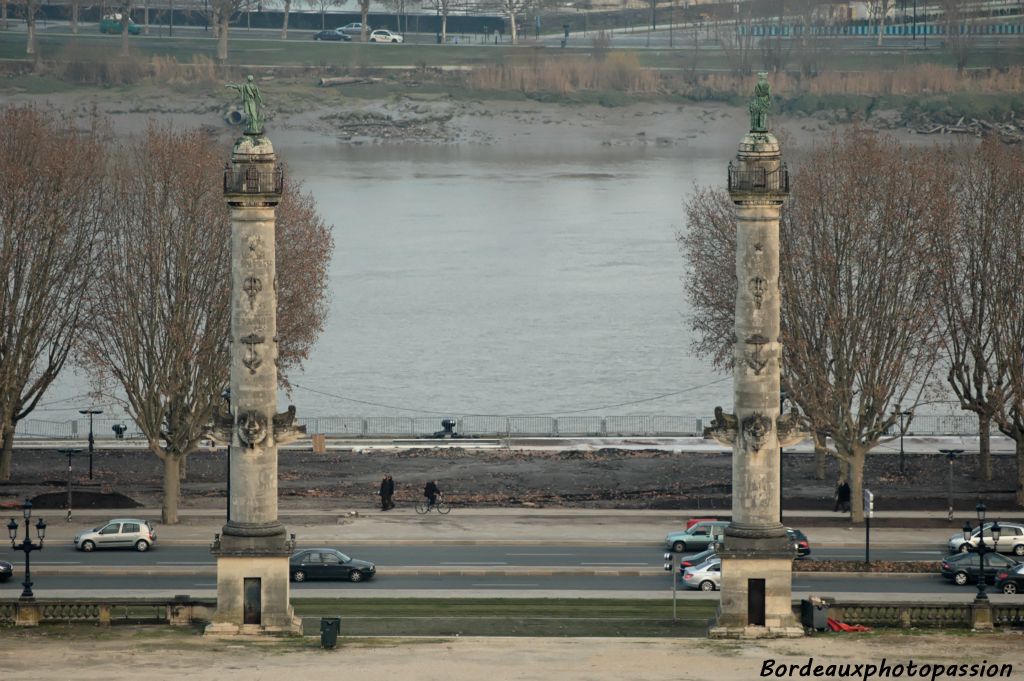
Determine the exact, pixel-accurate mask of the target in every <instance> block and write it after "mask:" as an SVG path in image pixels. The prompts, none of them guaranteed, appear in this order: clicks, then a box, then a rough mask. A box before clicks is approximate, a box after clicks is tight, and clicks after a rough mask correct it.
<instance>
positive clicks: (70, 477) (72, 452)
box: [57, 449, 82, 523]
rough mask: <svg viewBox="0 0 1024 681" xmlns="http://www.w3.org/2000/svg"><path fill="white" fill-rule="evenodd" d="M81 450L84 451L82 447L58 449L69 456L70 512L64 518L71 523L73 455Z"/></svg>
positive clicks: (68, 503) (68, 501)
mask: <svg viewBox="0 0 1024 681" xmlns="http://www.w3.org/2000/svg"><path fill="white" fill-rule="evenodd" d="M81 451H82V450H81V449H58V450H57V452H58V453H60V454H65V455H67V457H68V500H67V506H68V514H67V516H66V517H65V518H64V520H65V521H66V522H69V523H70V522H71V489H72V483H73V480H72V476H71V473H72V471H71V457H72V456H74V455H75V454H78V453H79V452H81Z"/></svg>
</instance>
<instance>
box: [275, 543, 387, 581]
mask: <svg viewBox="0 0 1024 681" xmlns="http://www.w3.org/2000/svg"><path fill="white" fill-rule="evenodd" d="M288 573H289V576H290V577H291V580H292V581H293V582H305V581H309V580H312V579H347V580H348V581H350V582H361V581H363V580H365V579H371V578H372V577H373V576H374V575H375V574H377V566H376V565H374V564H373V563H371V562H369V561H365V560H358V559H356V558H350V557H348V556H346V555H345V554H344V553H342V552H341V551H338V550H337V549H329V548H318V549H303V550H302V551H296V552H295V553H294V554H293V555H292V557H291V558H290V559H289V560H288Z"/></svg>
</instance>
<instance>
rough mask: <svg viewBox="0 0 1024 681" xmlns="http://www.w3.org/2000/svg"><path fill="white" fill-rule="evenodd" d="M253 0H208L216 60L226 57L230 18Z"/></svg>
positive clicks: (245, 8) (244, 9)
mask: <svg viewBox="0 0 1024 681" xmlns="http://www.w3.org/2000/svg"><path fill="white" fill-rule="evenodd" d="M253 4H255V3H254V0H210V5H209V10H208V11H209V16H210V23H211V24H213V37H214V38H215V39H216V40H217V60H218V61H221V62H225V61H227V59H228V31H229V26H230V24H231V20H232V19H233V18H234V17H235V16H236V15H238V14H239V13H240V12H244V11H246V10H247V9H249V8H250V7H251V6H252V5H253Z"/></svg>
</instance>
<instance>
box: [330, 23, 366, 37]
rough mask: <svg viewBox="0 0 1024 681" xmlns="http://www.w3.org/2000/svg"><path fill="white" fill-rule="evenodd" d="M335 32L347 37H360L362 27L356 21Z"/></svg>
mask: <svg viewBox="0 0 1024 681" xmlns="http://www.w3.org/2000/svg"><path fill="white" fill-rule="evenodd" d="M335 30H337V31H340V32H341V33H344V34H345V35H348V36H353V35H361V34H362V32H363V25H362V24H361V23H359V22H358V21H353V22H352V23H351V24H345V25H344V26H342V27H341V28H339V29H335Z"/></svg>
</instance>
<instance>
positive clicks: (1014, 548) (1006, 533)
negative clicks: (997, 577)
mask: <svg viewBox="0 0 1024 681" xmlns="http://www.w3.org/2000/svg"><path fill="white" fill-rule="evenodd" d="M999 527H1000V532H999V546H997V547H996V550H997V551H999V552H1000V553H1012V554H1014V555H1017V556H1024V525H1018V524H1016V523H999ZM984 529H985V547H986V548H989V549H991V548H992V523H985V525H984ZM976 548H978V528H974V532H972V533H971V538H970V540H965V539H964V535H963V533H962V532H958V533H957V534H954V535H953V536H952V537H950V538H949V552H950V553H967V552H968V551H973V550H974V549H976Z"/></svg>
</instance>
